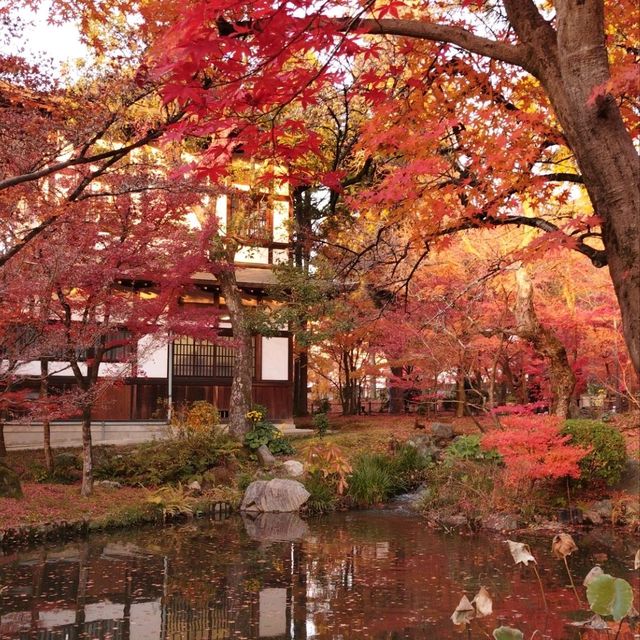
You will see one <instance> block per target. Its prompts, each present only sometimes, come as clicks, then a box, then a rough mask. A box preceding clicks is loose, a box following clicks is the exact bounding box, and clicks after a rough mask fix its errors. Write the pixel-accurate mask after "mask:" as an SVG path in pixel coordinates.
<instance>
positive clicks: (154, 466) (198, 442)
mask: <svg viewBox="0 0 640 640" xmlns="http://www.w3.org/2000/svg"><path fill="white" fill-rule="evenodd" d="M237 448H238V445H237V443H235V442H234V441H232V440H231V439H230V438H228V437H227V436H225V435H223V434H220V433H218V432H208V433H207V432H201V433H194V434H192V435H190V436H188V437H177V438H172V439H170V440H163V441H161V442H150V443H145V444H142V445H140V446H138V447H136V448H135V449H133V450H130V451H127V452H124V453H120V454H117V455H109V456H107V457H105V458H104V459H103V460H100V461H99V462H98V463H97V464H96V468H95V477H96V478H97V479H102V480H117V481H118V482H122V483H124V484H128V485H137V484H142V485H145V486H156V485H162V484H175V483H177V482H187V481H189V480H190V479H192V478H193V477H194V476H198V475H201V474H203V473H205V472H206V471H208V470H209V469H211V468H213V467H217V466H221V465H224V464H226V463H228V462H229V461H230V460H231V459H233V458H234V452H235V451H236V450H237Z"/></svg>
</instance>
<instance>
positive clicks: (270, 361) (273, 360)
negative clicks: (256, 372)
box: [262, 337, 289, 380]
mask: <svg viewBox="0 0 640 640" xmlns="http://www.w3.org/2000/svg"><path fill="white" fill-rule="evenodd" d="M262 379H263V380H288V379H289V338H265V337H263V338H262Z"/></svg>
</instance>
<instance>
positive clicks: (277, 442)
mask: <svg viewBox="0 0 640 640" xmlns="http://www.w3.org/2000/svg"><path fill="white" fill-rule="evenodd" d="M244 443H245V445H246V446H247V447H249V449H251V450H252V451H256V450H257V449H259V448H260V447H261V446H262V445H263V444H264V445H267V447H268V448H269V451H271V453H273V455H274V456H277V455H278V454H283V455H291V454H292V453H294V449H293V447H292V446H291V443H290V442H289V441H288V440H287V439H286V438H285V437H284V436H283V435H282V434H281V433H280V431H279V430H278V428H277V427H276V426H275V425H274V424H272V423H271V422H268V421H267V420H260V421H258V422H254V424H253V429H251V431H249V433H247V435H246V436H245V437H244Z"/></svg>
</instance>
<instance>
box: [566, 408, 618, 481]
mask: <svg viewBox="0 0 640 640" xmlns="http://www.w3.org/2000/svg"><path fill="white" fill-rule="evenodd" d="M563 433H564V434H569V435H571V442H572V444H576V445H581V446H586V447H591V448H592V451H591V453H589V455H587V456H586V457H585V458H583V460H582V461H581V462H580V479H581V480H582V481H583V482H586V483H589V482H606V483H607V484H608V485H614V484H616V482H618V481H619V480H620V478H621V477H622V473H623V471H624V468H625V465H626V462H627V449H626V446H625V441H624V437H623V435H622V434H621V433H620V432H619V431H618V430H617V429H616V428H615V427H614V426H612V425H610V424H605V423H604V422H599V421H598V420H567V421H566V423H565V427H564V429H563Z"/></svg>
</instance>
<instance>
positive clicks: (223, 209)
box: [216, 194, 227, 233]
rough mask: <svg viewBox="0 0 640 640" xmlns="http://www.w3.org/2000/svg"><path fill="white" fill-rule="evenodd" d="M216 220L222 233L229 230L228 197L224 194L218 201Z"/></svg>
mask: <svg viewBox="0 0 640 640" xmlns="http://www.w3.org/2000/svg"><path fill="white" fill-rule="evenodd" d="M216 218H217V219H218V227H219V229H220V231H221V232H222V233H224V232H225V231H226V230H227V196H226V194H223V195H221V196H218V199H217V200H216Z"/></svg>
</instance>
